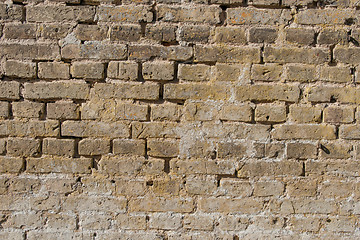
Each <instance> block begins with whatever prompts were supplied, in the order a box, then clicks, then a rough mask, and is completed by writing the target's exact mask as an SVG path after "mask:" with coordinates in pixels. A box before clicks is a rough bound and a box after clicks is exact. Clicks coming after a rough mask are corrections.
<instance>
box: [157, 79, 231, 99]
mask: <svg viewBox="0 0 360 240" xmlns="http://www.w3.org/2000/svg"><path fill="white" fill-rule="evenodd" d="M229 94H230V93H229V91H228V89H227V88H226V86H223V85H219V84H214V85H203V84H191V83H183V84H165V85H164V98H165V99H183V100H187V99H193V100H206V99H211V100H220V99H221V100H225V99H227V98H229Z"/></svg>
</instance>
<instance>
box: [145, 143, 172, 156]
mask: <svg viewBox="0 0 360 240" xmlns="http://www.w3.org/2000/svg"><path fill="white" fill-rule="evenodd" d="M147 154H148V155H149V156H152V157H177V156H178V155H179V141H177V140H171V139H164V140H162V139H148V141H147Z"/></svg>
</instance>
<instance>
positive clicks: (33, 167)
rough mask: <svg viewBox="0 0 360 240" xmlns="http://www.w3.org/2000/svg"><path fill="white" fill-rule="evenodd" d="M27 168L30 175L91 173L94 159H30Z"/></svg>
mask: <svg viewBox="0 0 360 240" xmlns="http://www.w3.org/2000/svg"><path fill="white" fill-rule="evenodd" d="M26 166H27V167H26V171H27V172H29V173H91V167H92V159H90V158H76V159H75V158H64V157H55V156H54V157H48V156H47V157H42V158H29V159H28V160H27V165H26Z"/></svg>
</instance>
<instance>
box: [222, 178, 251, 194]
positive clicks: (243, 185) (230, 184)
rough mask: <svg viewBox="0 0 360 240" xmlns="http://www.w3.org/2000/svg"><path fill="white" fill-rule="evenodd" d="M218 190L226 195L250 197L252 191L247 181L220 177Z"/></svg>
mask: <svg viewBox="0 0 360 240" xmlns="http://www.w3.org/2000/svg"><path fill="white" fill-rule="evenodd" d="M219 190H220V191H221V193H222V194H224V195H226V196H238V197H250V196H251V195H252V193H253V187H252V186H251V184H250V182H249V181H246V180H243V179H236V178H222V179H221V180H220V186H219Z"/></svg>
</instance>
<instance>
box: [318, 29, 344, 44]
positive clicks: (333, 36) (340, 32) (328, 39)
mask: <svg viewBox="0 0 360 240" xmlns="http://www.w3.org/2000/svg"><path fill="white" fill-rule="evenodd" d="M317 42H318V44H334V45H335V44H342V45H343V44H347V43H348V41H347V31H346V30H345V29H332V28H325V29H323V30H322V31H321V32H320V33H319V36H318V40H317Z"/></svg>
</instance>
